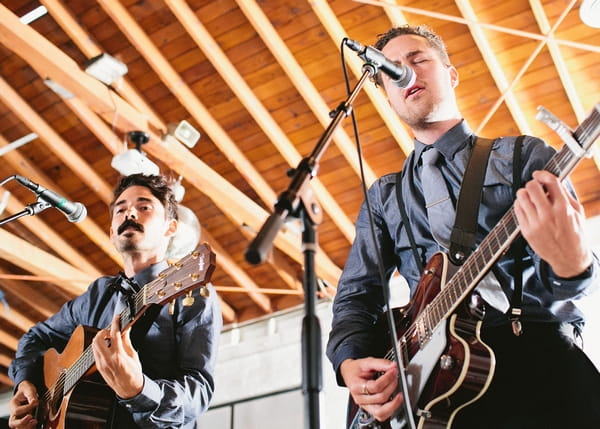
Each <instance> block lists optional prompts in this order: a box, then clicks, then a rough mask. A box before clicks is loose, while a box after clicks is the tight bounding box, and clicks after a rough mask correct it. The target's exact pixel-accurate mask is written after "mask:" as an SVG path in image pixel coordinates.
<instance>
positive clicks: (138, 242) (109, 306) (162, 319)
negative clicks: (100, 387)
mask: <svg viewBox="0 0 600 429" xmlns="http://www.w3.org/2000/svg"><path fill="white" fill-rule="evenodd" d="M110 213H111V226H110V238H111V241H112V242H113V244H114V245H115V247H116V248H117V250H118V251H119V253H120V254H121V255H122V256H123V262H124V272H123V273H121V274H120V275H119V276H114V277H108V276H107V277H101V278H99V279H97V280H96V281H94V282H93V283H92V284H91V285H90V286H89V288H88V289H87V290H86V292H84V293H83V294H82V295H81V296H79V297H77V298H75V299H73V300H72V301H69V302H67V303H66V304H65V305H64V306H63V307H62V308H61V309H60V311H59V312H58V313H57V314H55V315H54V316H52V317H51V318H49V319H48V320H46V321H45V322H42V323H38V324H37V325H35V326H34V327H33V328H31V329H30V330H29V331H28V332H27V333H26V334H25V335H24V336H23V337H22V338H21V340H20V341H19V346H18V349H17V352H16V357H15V359H14V361H13V362H12V363H11V365H10V375H11V377H12V379H13V380H14V383H15V387H16V392H15V395H14V397H13V398H12V400H11V401H10V409H11V415H10V419H9V426H10V427H11V428H34V427H36V424H37V423H38V422H37V421H36V418H35V417H34V410H35V408H36V407H37V406H38V404H39V403H40V401H39V399H38V392H40V394H41V392H42V391H43V388H44V385H43V381H42V380H43V378H42V377H43V375H42V363H43V362H42V355H43V353H44V352H46V351H47V350H48V349H50V348H55V349H56V350H58V351H62V350H63V349H64V347H65V345H66V344H67V342H68V341H69V339H70V337H71V335H72V334H73V332H74V330H75V328H76V327H77V326H79V325H84V326H91V327H95V328H98V329H100V331H99V332H98V333H97V335H96V336H95V337H94V338H93V341H92V349H93V356H94V362H95V364H96V368H97V369H98V372H99V374H100V375H101V376H102V378H103V379H104V382H105V383H106V384H107V385H108V386H109V387H110V388H111V389H112V390H113V391H114V393H115V397H116V399H115V401H116V405H117V406H116V407H115V413H114V415H113V416H112V421H111V422H110V425H109V426H108V427H113V428H166V427H168V428H190V429H191V428H195V427H196V420H197V418H198V416H199V415H200V414H201V413H202V412H203V411H205V410H206V409H207V407H208V404H209V401H210V399H211V397H212V394H213V391H214V376H213V374H214V365H215V361H216V351H217V345H218V337H219V334H220V331H221V327H222V320H221V312H220V307H219V302H218V299H217V297H216V294H215V293H214V290H211V293H210V295H209V297H207V298H204V297H201V296H198V294H197V293H196V296H195V297H194V298H195V299H194V300H193V303H192V304H191V305H186V306H184V305H183V304H182V299H177V300H176V301H175V303H174V305H173V306H172V308H171V309H169V306H164V307H162V308H160V309H158V310H159V311H158V313H157V314H156V313H155V314H154V315H153V316H152V317H153V318H154V319H153V320H149V321H148V322H146V324H147V326H146V328H145V331H144V332H141V336H140V338H139V341H135V347H134V345H132V339H131V338H130V331H131V329H128V330H127V331H126V332H120V325H119V314H120V313H121V311H122V310H123V309H124V308H125V306H127V305H129V300H128V298H129V297H130V296H131V294H132V293H135V292H137V290H138V288H139V287H141V286H143V285H145V284H147V283H149V282H150V281H152V280H153V279H155V278H156V276H157V275H158V274H159V273H161V272H162V271H164V270H165V269H167V268H168V265H167V262H166V260H165V254H166V250H167V247H168V245H169V241H170V240H171V238H172V236H173V234H175V232H176V230H177V202H176V201H175V197H174V195H173V191H172V189H171V188H170V186H169V184H168V183H167V181H166V179H165V178H164V177H162V176H145V175H141V174H135V175H131V176H127V177H124V178H122V179H121V181H120V183H119V184H118V185H117V187H116V188H115V191H114V200H113V202H112V203H111V205H110ZM170 310H171V311H170ZM108 326H110V328H109V329H104V328H107V327H108ZM136 327H137V325H134V328H133V329H134V330H135V328H136ZM131 336H133V335H131ZM136 340H137V338H136ZM84 413H85V411H84ZM90 418H91V417H90ZM40 423H41V422H40Z"/></svg>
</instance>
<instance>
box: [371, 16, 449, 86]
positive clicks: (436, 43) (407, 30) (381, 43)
mask: <svg viewBox="0 0 600 429" xmlns="http://www.w3.org/2000/svg"><path fill="white" fill-rule="evenodd" d="M406 34H413V35H415V36H421V37H423V38H424V39H425V40H426V41H427V43H428V44H429V46H430V47H432V48H433V49H434V50H435V51H436V52H437V53H438V55H439V57H440V59H441V60H442V62H443V63H444V64H445V65H446V66H450V58H449V57H448V51H447V50H446V45H445V44H444V41H443V40H442V38H441V37H440V36H438V35H437V34H436V33H435V32H434V31H433V30H432V29H431V28H429V27H428V26H426V25H403V26H401V27H394V28H391V29H389V30H388V31H386V32H385V33H383V34H379V35H377V41H376V42H375V48H376V49H378V50H380V51H381V50H382V49H383V48H384V47H385V45H387V44H388V42H389V41H390V40H392V39H394V38H396V37H398V36H404V35H406ZM375 81H376V82H377V84H378V85H383V83H382V81H381V73H380V72H377V75H376V76H375Z"/></svg>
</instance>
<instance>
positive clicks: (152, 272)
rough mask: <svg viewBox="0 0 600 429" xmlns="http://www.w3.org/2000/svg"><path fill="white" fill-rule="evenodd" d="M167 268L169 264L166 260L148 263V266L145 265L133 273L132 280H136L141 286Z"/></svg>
mask: <svg viewBox="0 0 600 429" xmlns="http://www.w3.org/2000/svg"><path fill="white" fill-rule="evenodd" d="M167 268H169V264H168V263H167V261H166V260H164V261H161V262H158V263H156V264H153V265H150V266H149V267H146V268H144V269H143V270H141V271H138V272H137V273H135V275H134V276H133V281H134V282H136V283H137V284H138V285H139V286H140V287H143V286H144V285H145V284H147V283H150V282H151V281H152V280H154V279H155V278H156V277H158V275H159V274H160V273H161V272H162V271H164V270H166V269H167Z"/></svg>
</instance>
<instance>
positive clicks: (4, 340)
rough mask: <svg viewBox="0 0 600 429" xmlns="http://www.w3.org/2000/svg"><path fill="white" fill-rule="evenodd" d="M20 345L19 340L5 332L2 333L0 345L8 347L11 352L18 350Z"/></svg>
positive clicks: (0, 332)
mask: <svg viewBox="0 0 600 429" xmlns="http://www.w3.org/2000/svg"><path fill="white" fill-rule="evenodd" d="M18 343H19V340H18V339H17V338H15V337H13V336H12V335H10V334H8V333H6V332H4V331H0V344H4V345H5V346H6V347H8V348H9V349H11V350H17V344H18Z"/></svg>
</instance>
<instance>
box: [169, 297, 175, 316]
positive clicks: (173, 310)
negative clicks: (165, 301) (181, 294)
mask: <svg viewBox="0 0 600 429" xmlns="http://www.w3.org/2000/svg"><path fill="white" fill-rule="evenodd" d="M174 313H175V300H173V301H171V302H170V303H169V315H170V316H172V315H173V314H174Z"/></svg>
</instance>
